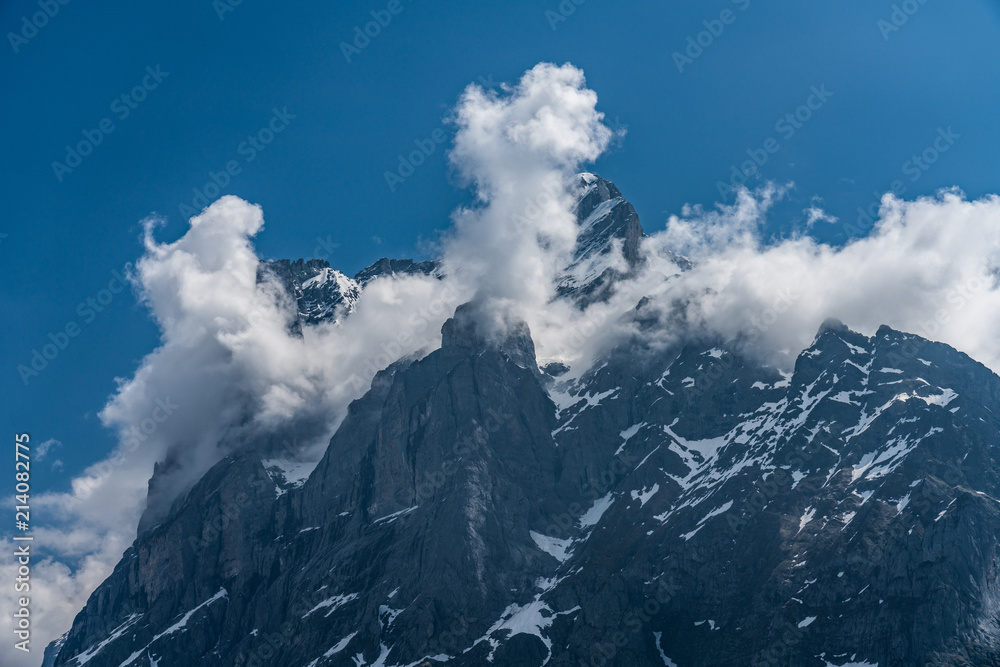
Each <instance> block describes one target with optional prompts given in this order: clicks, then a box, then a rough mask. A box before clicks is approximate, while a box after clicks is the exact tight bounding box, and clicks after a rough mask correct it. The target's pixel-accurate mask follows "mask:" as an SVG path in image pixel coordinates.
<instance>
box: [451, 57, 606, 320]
mask: <svg viewBox="0 0 1000 667" xmlns="http://www.w3.org/2000/svg"><path fill="white" fill-rule="evenodd" d="M585 83H586V80H585V78H584V75H583V72H582V71H581V70H579V69H577V68H576V67H573V66H572V65H570V64H568V63H567V64H565V65H562V66H556V65H553V64H549V63H541V64H539V65H536V66H535V67H534V68H532V69H531V70H529V71H528V72H526V73H525V74H524V76H523V77H522V78H521V80H520V81H519V82H518V83H517V84H516V85H505V86H504V87H503V88H502V90H501V92H499V93H497V92H495V91H489V90H484V89H483V88H482V87H480V86H478V85H471V86H469V87H468V88H467V89H466V90H465V92H464V94H463V95H462V97H461V99H460V100H459V103H458V106H457V108H456V110H455V113H454V123H455V125H456V126H457V132H456V136H455V145H454V148H453V149H452V150H451V152H450V154H449V157H450V160H451V164H452V165H453V166H454V168H455V169H456V170H457V172H458V174H459V176H460V177H461V179H462V180H463V181H465V182H466V183H470V184H472V185H473V187H474V189H475V194H476V200H477V205H476V206H474V207H468V208H461V209H459V210H458V211H456V212H455V214H454V215H453V217H452V219H453V223H454V229H453V231H452V233H451V234H450V235H449V236H448V237H447V238H446V239H445V242H444V253H443V255H444V266H445V272H446V273H448V274H450V275H461V276H463V280H464V281H466V282H467V283H468V284H470V285H472V286H473V289H474V291H475V293H476V297H477V298H478V299H479V300H481V301H483V302H485V303H488V304H490V307H492V308H495V309H500V310H505V311H511V314H512V315H513V316H516V317H517V318H520V319H524V320H527V321H528V322H529V323H531V322H532V321H533V320H536V319H537V317H536V316H537V314H538V313H540V311H542V310H544V309H545V308H546V307H547V305H548V304H549V302H550V301H551V300H552V297H553V296H554V295H555V278H556V276H557V274H558V272H559V271H561V270H562V269H563V268H564V267H565V266H566V264H567V262H568V259H569V257H570V255H571V254H572V252H573V250H574V248H575V246H576V238H577V232H578V229H577V224H576V216H575V213H574V205H575V199H574V195H575V192H574V191H573V188H574V187H576V183H575V180H574V176H575V174H576V173H577V172H578V171H579V170H580V166H581V165H582V164H583V163H585V162H589V161H592V160H594V159H596V158H597V157H598V156H599V155H600V154H601V153H602V152H603V151H604V150H605V149H606V148H607V147H608V145H609V143H610V142H611V139H612V137H613V133H612V131H611V130H610V129H609V128H608V127H607V126H605V125H604V124H603V119H604V114H602V113H601V112H599V111H597V109H596V105H597V95H596V93H594V91H592V90H589V89H587V88H586V87H585ZM484 325H485V326H490V325H489V324H488V323H484Z"/></svg>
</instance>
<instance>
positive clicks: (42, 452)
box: [35, 438, 62, 462]
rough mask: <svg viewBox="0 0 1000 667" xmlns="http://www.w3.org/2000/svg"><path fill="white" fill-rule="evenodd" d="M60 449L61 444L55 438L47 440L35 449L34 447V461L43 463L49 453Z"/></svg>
mask: <svg viewBox="0 0 1000 667" xmlns="http://www.w3.org/2000/svg"><path fill="white" fill-rule="evenodd" d="M60 447H62V443H61V442H59V441H58V440H56V439H55V438H49V439H48V440H46V441H45V442H42V443H40V444H39V445H38V446H37V447H35V460H36V461H39V462H41V461H44V460H45V457H46V456H48V455H49V452H50V451H52V450H53V449H59V448H60Z"/></svg>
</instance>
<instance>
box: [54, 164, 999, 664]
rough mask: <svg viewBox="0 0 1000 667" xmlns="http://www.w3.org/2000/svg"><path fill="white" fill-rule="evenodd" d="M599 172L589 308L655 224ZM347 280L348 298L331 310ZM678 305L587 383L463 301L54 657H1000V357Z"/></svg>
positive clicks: (92, 617)
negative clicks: (320, 432) (755, 327)
mask: <svg viewBox="0 0 1000 667" xmlns="http://www.w3.org/2000/svg"><path fill="white" fill-rule="evenodd" d="M581 180H582V181H583V184H584V185H585V186H592V187H584V188H583V194H582V195H581V200H580V204H579V205H578V213H577V215H578V220H579V222H580V224H581V227H582V232H583V233H581V236H580V243H579V245H578V249H577V253H576V256H575V258H574V263H575V264H576V266H577V268H579V267H581V266H583V265H584V264H586V263H588V262H591V263H592V264H591V265H592V267H594V269H593V270H589V269H588V271H586V272H579V271H576V269H574V268H573V267H572V266H571V267H568V269H567V275H573V276H577V277H578V278H579V279H577V280H576V282H573V283H572V284H570V283H567V284H568V285H569V287H568V288H567V290H566V291H565V293H564V295H563V296H562V297H561V298H568V299H575V300H587V299H593V298H602V295H606V294H607V292H606V290H609V289H611V287H613V282H614V281H615V280H618V279H621V278H622V277H623V276H627V275H628V274H629V271H630V270H631V269H629V268H628V267H629V266H632V264H630V263H629V262H631V261H632V260H629V259H628V258H629V257H630V256H632V257H635V258H636V259H635V262H640V261H641V259H640V258H641V255H639V254H631V253H632V252H633V251H632V250H629V248H637V247H638V246H637V244H639V243H642V242H643V234H642V228H641V226H639V224H638V218H637V217H636V216H635V213H634V209H632V207H631V205H628V206H626V204H627V202H624V200H620V193H618V190H617V188H615V187H614V185H613V184H611V183H610V182H608V181H604V180H602V179H598V178H597V177H593V176H591V175H582V176H581ZM588 198H589V199H588ZM619 200H620V201H619ZM595 216H596V217H595ZM622 258H624V262H625V263H624V265H623V264H622V262H621V259H622ZM598 259H599V260H600V261H596V260H598ZM679 259H680V258H679ZM601 262H604V263H605V265H604V266H603V267H601V266H600V264H601ZM274 266H275V267H276V268H275V273H276V275H278V276H279V278H280V279H281V280H285V278H281V276H285V277H287V279H288V281H289V282H284V283H283V284H284V285H285V286H286V289H287V290H288V292H289V294H290V295H292V296H294V298H295V299H296V300H297V302H298V304H299V314H300V317H309V316H313V315H311V314H313V313H319V312H324V313H327V314H328V315H327V317H331V316H330V315H329V313H334V315H332V318H333V319H336V317H349V316H350V306H349V305H347V304H348V297H347V296H345V295H346V294H348V293H349V292H350V289H346V290H345V289H344V288H343V287H342V281H341V279H340V277H339V276H342V275H343V274H339V275H338V276H333V274H332V273H328V272H332V271H333V270H332V269H329V267H328V266H326V265H325V264H324V263H317V262H315V261H313V262H277V263H274ZM376 266H377V268H373V272H374V273H378V272H381V273H379V275H384V274H385V272H386V271H390V272H403V273H405V272H407V271H410V270H418V271H421V272H433V271H435V270H436V267H433V266H432V267H427V266H424V267H422V268H414V267H418V266H420V265H416V264H409V263H405V262H404V263H401V264H394V263H393V262H391V261H390V260H380V263H376ZM678 266H679V267H680V268H681V269H682V270H684V269H686V268H687V267H689V266H690V265H684V264H683V262H681V261H678ZM598 269H599V270H598ZM365 271H368V269H366V270H365ZM365 271H363V272H361V273H359V274H358V276H360V278H359V277H358V276H356V277H355V279H354V283H355V284H359V283H361V282H362V281H363V280H364V279H365V277H366V276H368V275H372V273H369V274H365ZM362 274H365V276H363V275H362ZM324 275H325V276H327V277H326V278H325V279H324V280H325V282H322V285H320V282H321V281H316V282H315V283H312V284H313V285H315V286H316V287H317V288H319V287H326V288H327V289H328V290H329V291H328V295H329V298H330V299H331V301H332V300H335V299H339V300H337V301H336V303H335V304H331V303H325V304H319V303H318V302H312V301H310V302H308V303H316V305H317V307H318V308H319V310H309V309H308V308H307V307H306V306H305V305H304V304H306V303H307V302H306V301H305V298H304V295H305V293H306V289H307V288H306V287H305V285H306V284H308V283H310V281H312V280H315V279H316V277H317V276H324ZM602 276H603V278H601V277H602ZM347 280H350V279H347ZM600 280H603V281H605V282H603V283H595V281H600ZM343 284H344V285H347V283H343ZM289 285H291V287H290V288H289V287H288V286H289ZM334 285H336V288H334ZM296 286H297V287H298V289H300V292H296V291H295V289H296ZM591 286H592V287H591ZM348 287H349V286H348ZM656 305H657V304H655V303H653V302H652V301H651V300H649V299H643V300H642V301H640V302H639V303H638V304H637V305H636V308H635V309H634V311H632V313H630V315H629V317H630V318H632V319H633V320H634V323H635V327H634V330H635V331H636V334H635V336H634V337H633V338H631V339H629V340H625V341H622V342H621V343H620V344H619V345H618V346H617V347H616V348H615V349H613V350H612V351H610V352H609V353H608V354H607V356H606V358H604V359H602V360H600V361H599V363H596V364H594V366H593V368H592V369H591V370H589V371H588V372H587V373H585V374H583V375H582V376H580V377H579V378H574V377H571V374H567V373H562V372H561V370H562V369H558V368H550V367H546V369H545V370H544V371H541V370H539V369H538V367H537V363H536V359H535V348H534V342H533V340H532V337H531V332H530V330H529V328H528V326H527V325H526V324H524V323H523V322H521V323H514V324H513V325H512V326H510V327H508V328H507V329H506V330H504V331H502V332H496V331H491V330H484V329H483V327H482V325H481V324H480V323H481V322H482V321H483V320H484V318H482V317H480V316H479V313H478V312H477V306H476V305H474V304H466V305H463V306H460V307H459V308H458V309H457V311H456V313H455V315H454V317H453V318H452V319H450V320H448V322H446V323H445V325H444V327H443V328H442V341H441V347H440V348H439V349H437V350H435V351H433V352H431V353H430V354H427V355H426V356H424V357H422V358H409V359H403V360H400V361H398V362H396V363H394V364H392V365H391V366H389V367H388V368H386V369H384V370H383V371H381V372H380V373H379V374H378V375H376V377H375V379H374V380H373V381H372V385H371V388H370V390H369V391H368V392H367V393H366V394H365V395H364V396H363V397H361V398H360V399H358V400H356V401H354V402H353V403H352V404H351V405H350V408H349V410H348V414H347V417H346V418H345V419H344V421H343V423H342V424H341V426H340V427H339V429H338V430H337V432H336V434H335V435H334V436H333V438H332V439H331V441H330V444H329V446H328V448H327V450H326V452H325V454H324V455H323V457H322V459H321V460H320V461H319V463H318V464H317V465H316V466H315V468H314V469H311V470H309V469H303V468H301V467H296V466H295V465H292V464H290V463H289V462H288V461H286V460H282V459H280V458H276V457H275V456H273V455H272V454H266V455H265V454H262V453H260V452H256V451H240V452H237V453H234V454H232V455H230V456H229V457H227V458H226V459H224V460H222V461H220V462H219V463H217V464H216V465H215V466H214V467H212V469H211V470H209V471H208V472H207V473H206V474H205V475H204V477H203V478H202V479H201V480H200V481H198V482H197V483H196V484H195V485H194V486H193V487H192V488H191V489H190V490H189V491H188V492H187V493H186V494H185V495H183V497H181V498H180V499H179V500H178V501H176V502H175V503H174V504H173V507H172V508H171V510H170V511H169V513H168V514H167V515H165V516H163V517H161V518H160V519H159V520H158V521H157V522H156V523H155V525H153V524H152V523H151V522H150V523H147V524H146V525H144V526H143V528H141V529H140V534H139V536H138V537H137V539H136V541H135V543H134V544H133V545H132V546H131V547H130V548H129V549H128V551H126V552H125V554H124V555H123V557H122V560H121V562H120V563H119V564H118V566H117V567H116V568H115V570H114V572H113V573H112V574H111V576H109V577H108V579H107V580H106V581H105V582H104V583H102V584H101V586H100V587H98V589H97V590H96V591H95V592H94V594H93V595H92V596H91V598H90V600H89V601H88V603H87V606H86V607H85V608H84V609H83V610H82V611H81V612H80V614H79V615H78V616H77V618H76V620H75V622H74V624H73V627H72V629H71V630H70V631H69V633H68V634H67V635H66V637H65V638H64V640H63V641H64V643H63V644H62V646H61V648H59V647H57V646H56V647H55V648H53V649H52V650H53V651H57V653H58V654H57V655H56V656H55V662H54V664H55V665H59V666H63V665H66V666H73V667H77V666H79V665H84V664H86V665H90V667H95V666H103V665H115V666H116V667H117V666H120V667H127V666H129V665H142V666H145V665H151V666H152V665H157V666H160V667H173V666H174V665H206V666H215V665H219V666H221V665H226V666H229V665H238V666H248V667H249V666H251V665H276V666H278V665H282V666H286V665H287V666H296V667H299V666H301V667H325V666H328V665H351V666H354V667H357V666H360V665H373V666H374V665H379V666H382V667H385V666H388V665H407V666H411V667H416V666H418V665H419V666H424V665H434V664H439V663H445V662H446V663H447V664H449V665H456V666H459V667H461V666H466V665H470V666H471V665H485V664H492V665H497V666H506V665H511V666H521V665H524V666H533V667H534V666H538V665H543V664H548V665H580V664H585V665H595V666H596V665H666V666H674V667H687V666H688V665H699V666H701V665H796V666H798V665H802V666H806V667H811V666H816V667H829V666H830V665H836V666H838V667H843V666H845V665H855V666H867V667H871V666H874V665H878V666H880V667H889V666H893V667H894V666H896V665H931V664H933V665H968V666H982V665H995V664H1000V582H998V571H1000V570H998V566H1000V544H998V542H1000V537H998V536H1000V478H998V473H997V471H998V467H997V461H996V459H997V456H998V453H1000V377H997V376H996V375H995V374H993V373H992V372H991V371H990V370H988V369H987V368H985V367H984V366H982V365H981V364H979V363H978V362H976V361H974V360H973V359H970V358H969V357H968V356H966V355H964V354H962V353H960V352H958V351H956V350H954V349H952V348H950V347H948V346H946V345H944V344H941V343H935V342H930V341H927V340H924V339H922V338H919V337H917V336H914V335H911V334H907V333H903V332H899V331H895V330H893V329H891V328H889V327H885V326H883V327H882V328H880V329H879V330H878V331H877V332H876V333H875V334H874V335H873V336H870V337H869V336H865V335H863V334H861V333H857V332H855V331H852V330H851V329H850V328H848V327H847V326H846V325H844V324H843V323H841V322H838V321H835V320H829V321H827V322H826V323H824V324H823V326H822V327H821V328H820V329H819V331H818V332H817V335H816V337H815V339H814V340H813V342H812V344H811V345H810V346H809V347H808V349H806V350H804V351H803V352H802V353H801V354H799V355H798V358H797V360H796V362H795V365H794V368H793V369H792V370H791V372H786V373H783V372H781V371H779V370H778V369H775V368H773V367H770V366H769V365H768V364H767V363H765V362H762V361H761V360H760V359H759V358H758V357H757V356H756V355H755V354H754V353H753V350H752V349H751V348H750V347H748V346H747V345H746V344H745V343H743V342H742V341H739V340H729V341H727V340H719V339H716V338H713V337H711V336H708V335H699V334H696V333H692V334H691V335H689V336H687V337H686V338H684V339H679V340H677V342H675V343H673V344H671V345H669V346H667V347H663V346H662V345H653V344H652V343H651V342H650V341H651V340H652V339H653V338H654V337H653V336H652V335H651V333H653V332H651V331H650V328H652V327H656V326H660V325H659V324H657V322H658V320H656V319H655V318H653V317H651V315H650V313H649V311H650V310H651V309H654V308H655V307H656ZM304 313H305V315H303V314H304ZM303 322H304V323H305V320H303Z"/></svg>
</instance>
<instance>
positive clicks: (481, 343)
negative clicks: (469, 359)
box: [441, 303, 538, 372]
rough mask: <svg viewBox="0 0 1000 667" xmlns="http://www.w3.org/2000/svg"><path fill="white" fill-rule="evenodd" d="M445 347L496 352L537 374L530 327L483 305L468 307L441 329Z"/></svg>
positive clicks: (442, 344) (459, 308)
mask: <svg viewBox="0 0 1000 667" xmlns="http://www.w3.org/2000/svg"><path fill="white" fill-rule="evenodd" d="M441 347H443V348H449V347H459V348H468V349H472V350H478V349H484V348H493V349H496V350H498V351H500V352H503V353H504V354H506V355H507V356H509V357H510V358H511V360H512V361H514V363H516V364H517V365H518V366H520V367H521V368H526V369H529V370H531V371H532V372H537V370H538V368H537V362H536V361H535V344H534V342H533V341H532V340H531V331H530V330H529V329H528V324H527V323H526V322H524V321H523V320H520V319H513V318H512V317H511V315H510V314H509V313H504V312H499V311H496V310H493V309H491V307H490V306H486V305H483V304H480V303H465V304H462V305H461V306H459V307H458V308H457V309H456V310H455V315H454V317H452V318H451V319H449V320H448V321H447V322H445V323H444V325H443V326H442V327H441Z"/></svg>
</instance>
